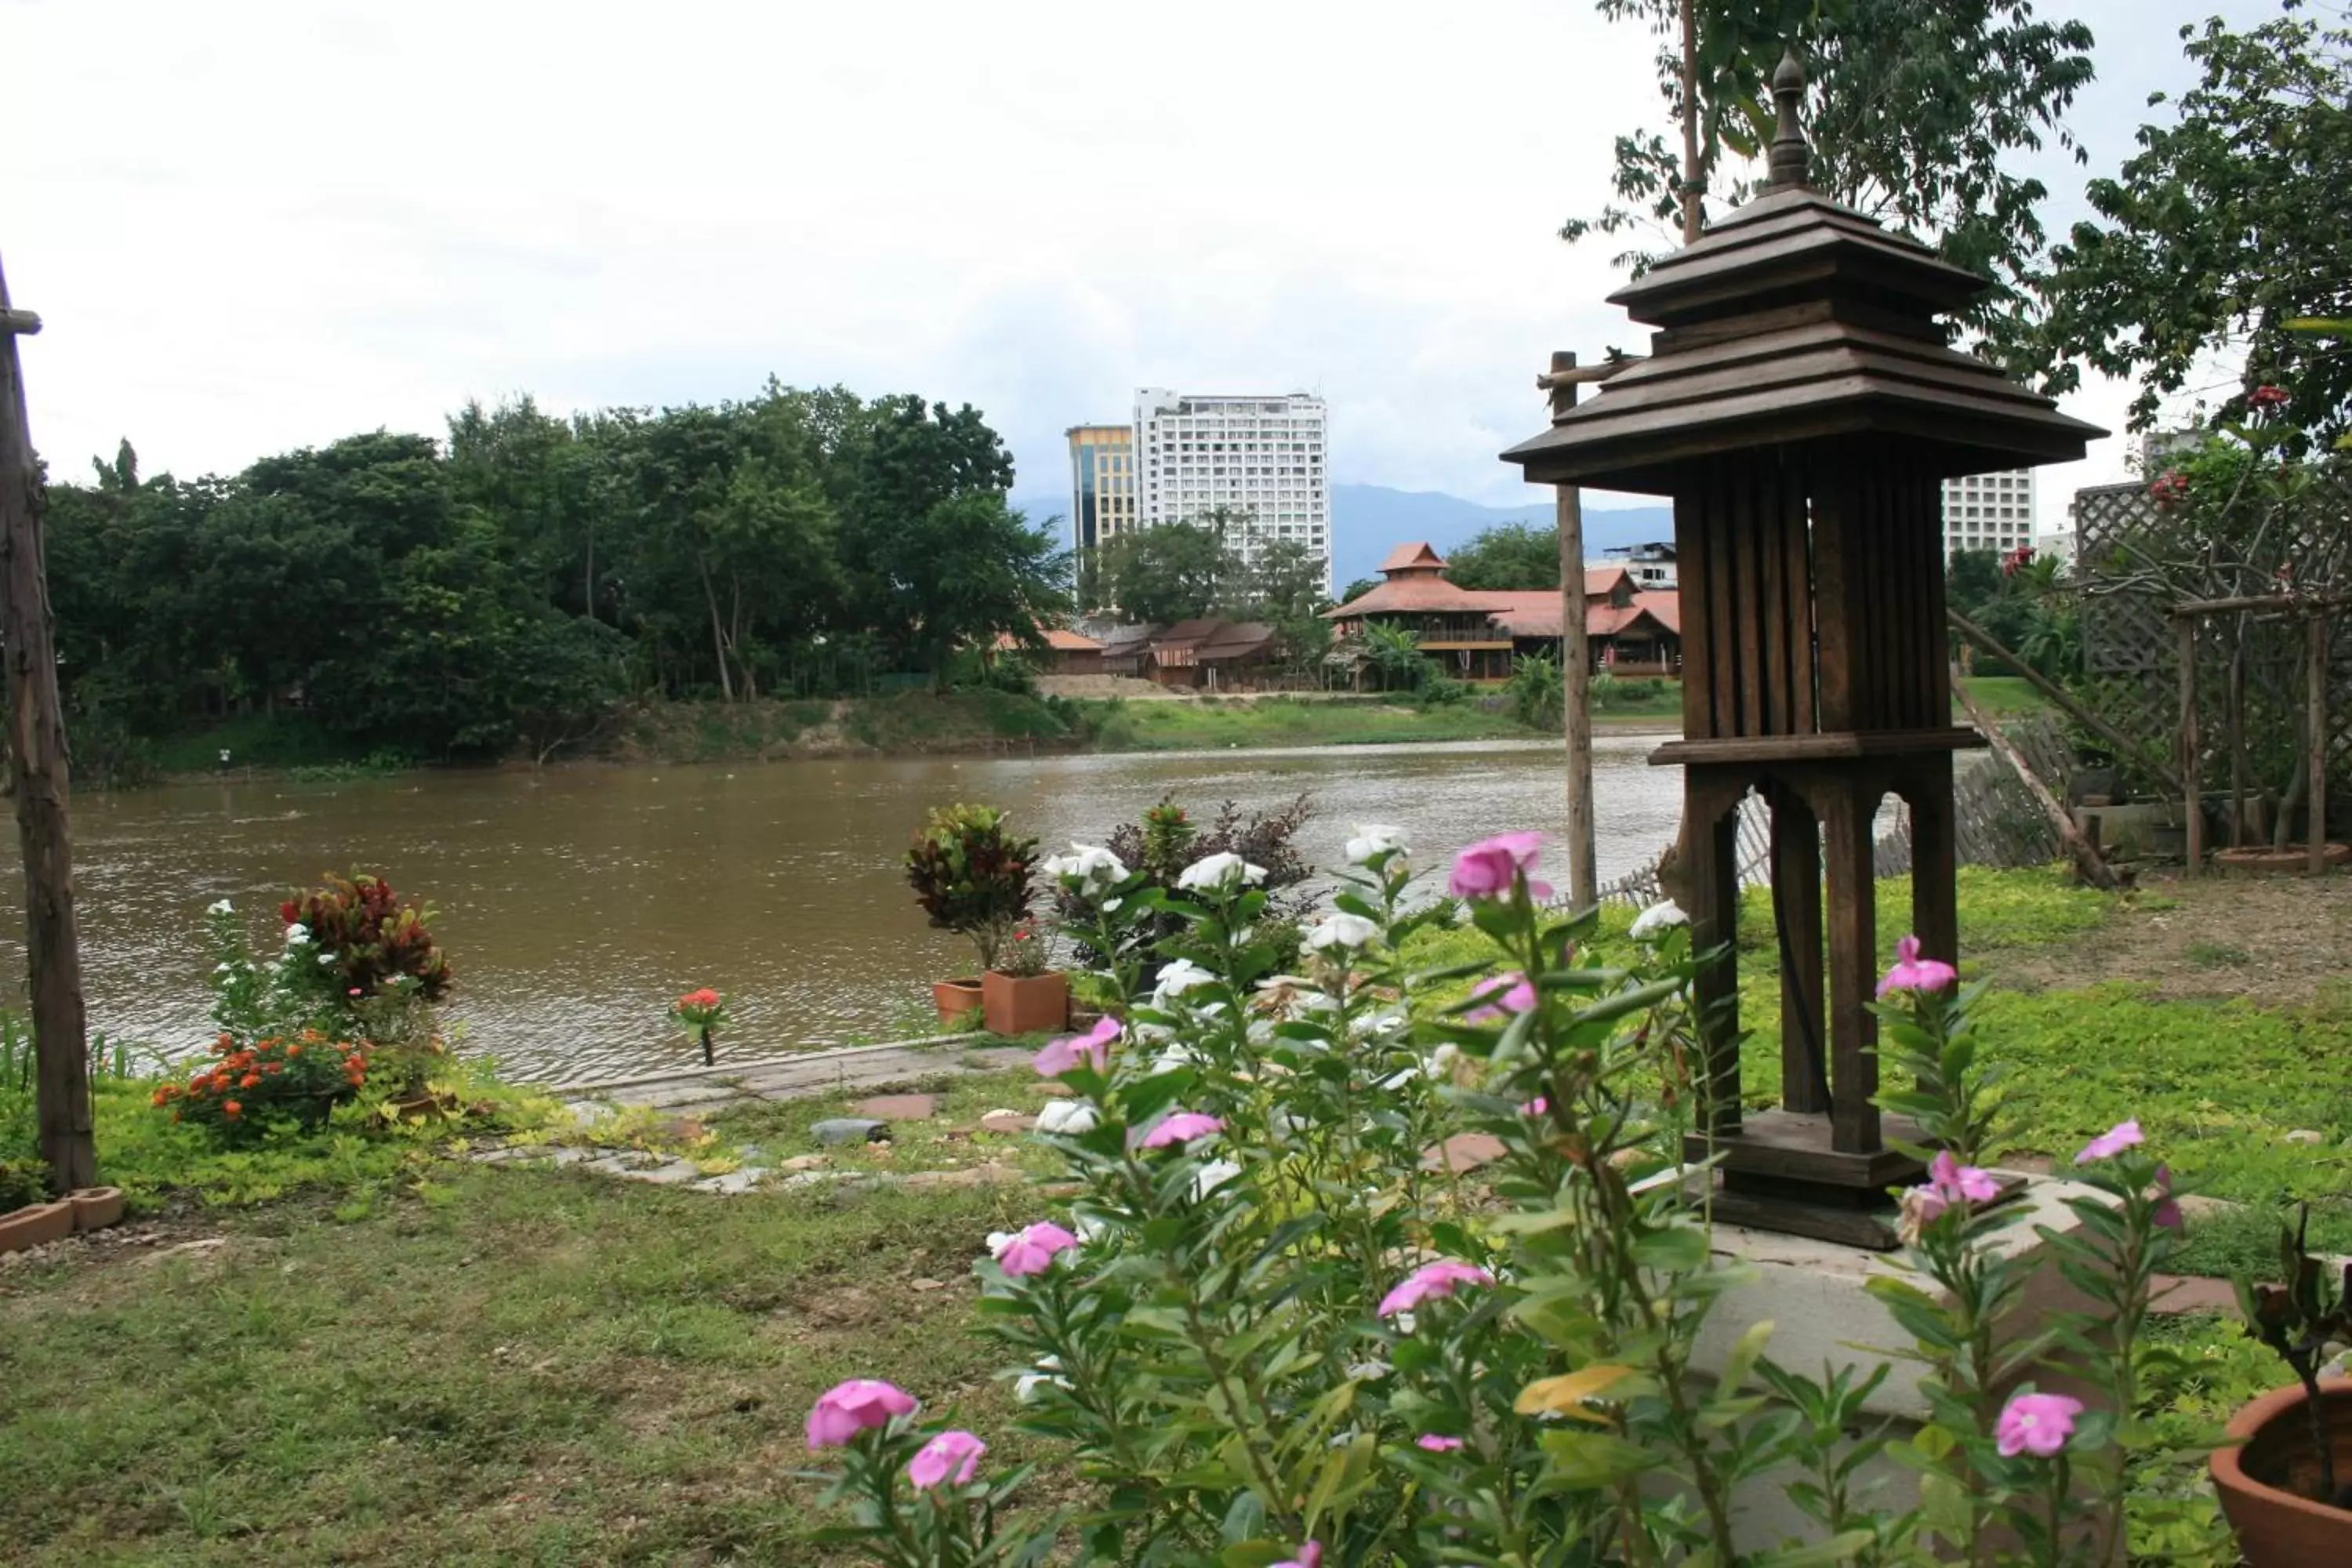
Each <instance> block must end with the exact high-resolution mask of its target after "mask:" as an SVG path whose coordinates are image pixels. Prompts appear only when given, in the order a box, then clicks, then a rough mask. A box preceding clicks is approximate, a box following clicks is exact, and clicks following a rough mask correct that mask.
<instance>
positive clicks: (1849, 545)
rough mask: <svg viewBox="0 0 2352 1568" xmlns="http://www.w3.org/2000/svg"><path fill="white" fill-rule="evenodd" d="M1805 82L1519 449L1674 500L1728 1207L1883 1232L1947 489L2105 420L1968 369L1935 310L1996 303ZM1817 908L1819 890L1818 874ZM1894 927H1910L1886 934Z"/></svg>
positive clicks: (1972, 363) (1924, 829)
mask: <svg viewBox="0 0 2352 1568" xmlns="http://www.w3.org/2000/svg"><path fill="white" fill-rule="evenodd" d="M1803 94H1804V77H1803V72H1802V70H1801V68H1800V67H1799V66H1798V63H1797V61H1796V59H1795V58H1793V56H1792V57H1791V58H1788V59H1785V60H1783V61H1782V62H1781V65H1780V70H1779V72H1778V73H1777V74H1776V75H1775V77H1774V79H1773V95H1774V97H1775V98H1776V99H1777V100H1778V101H1779V108H1780V126H1779V130H1778V133H1777V135H1776V136H1775V137H1774V139H1773V142H1772V149H1771V160H1770V162H1771V174H1772V182H1771V187H1770V189H1769V192H1768V193H1767V194H1765V195H1761V196H1759V198H1757V199H1756V200H1753V201H1751V202H1748V204H1747V205H1744V206H1742V207H1740V208H1738V210H1737V211H1735V212H1733V213H1730V214H1729V215H1727V216H1725V217H1724V218H1723V220H1722V221H1721V222H1719V223H1717V224H1716V225H1715V226H1712V227H1711V228H1709V229H1708V230H1707V231H1706V233H1705V234H1704V235H1702V236H1700V237H1698V238H1697V239H1696V240H1695V241H1693V242H1691V243H1689V244H1687V245H1685V247H1683V248H1682V249H1680V250H1678V251H1676V252H1675V253H1674V254H1673V255H1670V256H1668V257H1666V258H1664V259H1663V260H1661V261H1660V262H1659V263H1658V264H1657V265H1656V266H1654V268H1651V269H1650V271H1649V272H1648V273H1647V274H1645V275H1644V276H1643V278H1642V279H1640V280H1639V281H1637V282H1634V283H1633V284H1630V285H1628V286H1627V287H1625V288H1624V289H1620V290H1619V291H1618V292H1617V293H1616V294H1614V295H1612V297H1611V299H1612V302H1613V303H1616V304H1620V305H1622V306H1624V307H1625V309H1626V310H1627V311H1628V312H1629V313H1630V314H1631V315H1632V316H1633V319H1634V320H1635V321H1643V322H1646V323H1648V324H1649V325H1651V326H1653V327H1654V328H1656V329H1657V331H1655V332H1654V335H1653V337H1652V340H1651V345H1652V346H1651V353H1650V355H1649V357H1648V358H1647V359H1646V360H1643V361H1642V362H1641V363H1637V364H1633V365H1631V366H1629V367H1628V368H1626V369H1625V371H1624V373H1623V374H1620V375H1617V376H1614V377H1612V379H1611V380H1610V381H1609V382H1608V384H1606V385H1605V386H1603V387H1602V388H1601V392H1600V394H1599V395H1597V396H1595V397H1593V398H1592V399H1591V400H1590V401H1588V402H1585V403H1583V404H1581V405H1577V406H1574V407H1571V408H1570V409H1569V410H1567V411H1566V412H1565V413H1564V414H1562V415H1560V416H1558V417H1557V418H1556V419H1555V422H1554V424H1553V425H1552V427H1551V428H1550V429H1549V430H1548V431H1546V432H1545V433H1544V434H1542V435H1539V436H1537V437H1534V438H1533V439H1531V440H1528V441H1526V442H1524V443H1522V444H1521V445H1519V446H1517V447H1513V448H1512V449H1511V450H1510V451H1508V452H1507V453H1505V454H1504V458H1505V459H1506V460H1507V461H1509V462H1515V463H1518V464H1520V465H1522V467H1523V468H1524V471H1525V473H1526V476H1527V478H1528V479H1529V480H1530V481H1531V482H1535V483H1547V482H1548V483H1551V484H1558V485H1569V484H1575V485H1580V486H1596V487H1601V488H1605V489H1622V490H1633V491H1635V492H1638V493H1645V494H1650V495H1663V496H1667V497H1670V498H1672V500H1673V502H1674V509H1675V564H1676V568H1677V571H1678V574H1679V575H1680V578H1681V587H1680V593H1681V600H1682V623H1683V739H1682V740H1680V741H1677V742H1672V743H1670V744H1667V745H1664V746H1661V747H1659V748H1658V750H1657V751H1656V752H1654V753H1653V754H1652V756H1651V759H1650V760H1651V761H1652V762H1653V763H1664V764H1679V765H1680V766H1681V768H1682V770H1683V802H1684V806H1683V809H1684V830H1683V840H1682V842H1683V846H1684V853H1685V860H1686V864H1685V879H1686V881H1687V884H1688V887H1689V889H1690V894H1691V897H1690V900H1689V903H1688V906H1687V908H1688V912H1689V914H1690V916H1691V925H1692V933H1693V934H1692V941H1693V945H1694V951H1695V952H1698V953H1699V954H1700V955H1701V959H1700V964H1699V967H1698V970H1697V973H1696V978H1695V980H1694V982H1693V991H1694V1001H1695V1003H1696V1011H1697V1015H1698V1016H1699V1018H1700V1019H1701V1027H1702V1029H1703V1031H1704V1034H1705V1039H1706V1053H1707V1058H1708V1060H1707V1069H1706V1080H1707V1082H1708V1083H1709V1084H1710V1085H1711V1086H1712V1092H1711V1093H1710V1095H1709V1096H1708V1100H1709V1103H1708V1106H1707V1123H1708V1126H1707V1130H1706V1131H1705V1132H1703V1133H1700V1134H1696V1135H1694V1136H1693V1138H1692V1139H1691V1140H1690V1142H1689V1144H1688V1146H1687V1150H1686V1152H1687V1153H1688V1154H1689V1155H1690V1156H1691V1157H1692V1158H1693V1159H1694V1161H1697V1160H1708V1159H1711V1160H1713V1161H1714V1162H1715V1169H1716V1170H1717V1171H1718V1172H1719V1173H1720V1180H1721V1187H1720V1189H1719V1190H1718V1191H1717V1193H1716V1194H1714V1200H1713V1201H1714V1203H1715V1205H1716V1211H1715V1212H1716V1214H1717V1217H1719V1218H1722V1219H1726V1220H1729V1221H1731V1222H1733V1223H1735V1224H1743V1225H1753V1226H1759V1227H1762V1228H1765V1229H1771V1230H1781V1231H1789V1232H1794V1233H1797V1234H1801V1235H1807V1236H1816V1237H1824V1238H1827V1239H1831V1240H1835V1241H1843V1242H1849V1243H1852V1244H1853V1245H1857V1246H1862V1247H1881V1248H1885V1247H1893V1246H1895V1233H1894V1229H1893V1226H1892V1225H1891V1224H1890V1223H1889V1216H1890V1215H1891V1207H1892V1205H1891V1200H1890V1199H1889V1198H1888V1196H1887V1189H1888V1188H1889V1187H1890V1186H1893V1185H1895V1184H1901V1183H1906V1182H1911V1181H1916V1180H1917V1179H1918V1177H1919V1175H1920V1174H1921V1171H1922V1168H1921V1166H1920V1164H1919V1163H1918V1162H1917V1161H1916V1160H1915V1159H1913V1158H1912V1157H1911V1156H1909V1155H1906V1154H1905V1153H1903V1152H1901V1151H1899V1150H1897V1149H1895V1148H1892V1147H1890V1146H1889V1134H1890V1132H1891V1133H1892V1134H1893V1136H1894V1137H1895V1139H1898V1140H1901V1141H1907V1142H1916V1129H1915V1128H1912V1127H1909V1126H1907V1125H1902V1124H1895V1125H1893V1126H1892V1127H1890V1126H1889V1125H1888V1123H1890V1122H1892V1121H1893V1119H1892V1118H1882V1116H1881V1114H1880V1111H1879V1109H1878V1106H1877V1104H1876V1094H1877V1088H1878V1080H1877V1057H1876V1054H1875V1047H1876V1042H1877V1027H1876V1019H1875V1017H1874V1015H1873V1014H1872V1013H1871V1011H1870V1007H1871V1005H1872V1002H1873V1000H1874V992H1875V988H1876V984H1877V980H1878V976H1879V974H1880V973H1881V971H1882V969H1883V967H1884V960H1883V958H1882V955H1881V948H1880V942H1879V938H1880V934H1881V933H1880V932H1879V931H1878V930H1877V920H1876V898H1875V871H1876V868H1875V850H1876V843H1875V836H1874V822H1875V819H1876V817H1877V815H1878V810H1879V806H1880V804H1881V803H1882V802H1883V801H1884V799H1885V797H1886V796H1887V795H1890V794H1892V795H1896V796H1898V797H1900V798H1901V799H1902V800H1904V801H1905V802H1906V804H1908V805H1909V806H1910V807H1911V812H1912V824H1913V850H1914V872H1913V894H1912V910H1911V918H1910V926H1911V929H1912V930H1913V931H1915V932H1916V934H1917V936H1918V938H1919V942H1920V946H1921V949H1922V950H1923V951H1924V952H1926V953H1927V955H1928V956H1930V957H1934V958H1939V959H1943V960H1945V961H1946V962H1948V963H1949V962H1956V961H1957V960H1958V956H1959V930H1958V917H1957V898H1956V894H1955V887H1954V882H1955V876H1956V872H1955V866H1954V860H1955V847H1954V842H1953V833H1954V827H1953V817H1952V753H1953V752H1955V751H1956V750H1958V749H1961V748H1964V747H1971V746H1977V745H1981V744H1983V742H1982V740H1981V738H1980V737H1979V735H1978V734H1977V732H1976V731H1974V730H1971V729H1969V728H1966V727H1962V726H1956V725H1954V724H1953V722H1952V718H1951V701H1952V695H1951V674H1950V668H1949V665H1948V662H1947V659H1946V647H1945V640H1944V637H1945V634H1944V626H1945V612H1946V606H1945V603H1944V556H1943V547H1942V540H1943V518H1942V505H1941V491H1942V482H1943V481H1944V480H1945V479H1950V478H1954V477H1957V476H1959V475H1964V474H1977V473H1991V472H1997V471H2000V470H2002V469H2008V468H2025V467H2029V466H2032V465H2034V464H2039V463H2046V462H2064V461H2073V460H2075V459H2078V458H2081V457H2082V455H2083V451H2084V446H2085V445H2086V443H2087V442H2088V441H2089V440H2090V439H2091V438H2092V437H2097V436H2101V435H2104V434H2105V432H2104V431H2102V430H2099V429H2098V428H2096V427H2095V426H2090V425H2086V424H2084V423H2083V422H2082V421H2080V420H2076V419H2072V418H2069V417H2067V416H2065V415H2063V414H2061V413H2059V412H2058V410H2057V408H2056V406H2055V405H2053V403H2052V402H2051V401H2050V400H2049V399H2047V398H2045V397H2042V396H2040V395H2036V394H2035V393H2033V392H2031V391H2029V390H2028V389H2026V388H2024V387H2022V386H2020V385H2017V384H2013V383H2011V381H2009V380H2008V379H2007V378H2006V377H2004V376H2003V375H2001V374H2000V372H1999V371H1998V370H1996V369H1994V368H1993V367H1992V366H1991V365H1990V364H1987V363H1984V362H1982V361H1979V360H1978V359H1975V358H1973V357H1972V356H1969V355H1967V354H1963V353H1956V352H1954V351H1953V350H1952V349H1951V348H1950V347H1949V346H1948V342H1947V341H1946V340H1947V337H1948V329H1947V328H1946V326H1945V324H1944V322H1943V321H1942V320H1941V318H1943V317H1945V316H1948V315H1949V314H1950V313H1951V312H1953V311H1955V310H1958V309H1959V308H1961V307H1963V306H1965V305H1966V304H1968V303H1969V301H1970V300H1973V299H1974V298H1976V297H1977V296H1978V295H1979V294H1981V293H1982V292H1983V291H1984V290H1985V289H1986V288H1987V287H1988V286H1989V285H1988V284H1987V282H1986V280H1985V279H1982V278H1979V277H1978V276H1977V275H1975V274H1974V273H1970V272H1967V271H1963V270H1961V269H1960V268H1956V267H1952V266H1950V265H1948V264H1947V263H1945V262H1944V261H1942V260H1941V259H1939V258H1937V256H1936V254H1935V253H1934V251H1932V250H1931V249H1929V248H1928V247H1926V246H1923V245H1920V244H1919V243H1917V242H1916V241H1914V240H1911V239H1908V238H1906V237H1901V236H1898V235H1893V234H1888V233H1887V232H1885V230H1884V229H1882V228H1881V227H1880V226H1878V224H1877V223H1876V222H1874V220H1872V219H1870V218H1868V217H1865V216H1863V215H1862V214H1860V213H1857V212H1855V211H1853V209H1851V208H1848V207H1844V206H1841V205H1838V204H1836V203H1834V202H1832V201H1830V200H1828V199H1827V198H1825V197H1823V196H1822V195H1819V194H1817V193H1816V192H1814V191H1813V190H1811V188H1810V186H1809V184H1807V175H1808V163H1809V162H1810V152H1809V150H1808V148H1807V146H1806V143H1805V139H1804V134H1803V132H1802V130H1801V128H1800V126H1799V124H1798V116H1797V108H1798V105H1799V103H1800V102H1801V100H1802V98H1803ZM1749 795H1760V796H1761V798H1762V799H1763V802H1764V804H1765V805H1766V806H1767V808H1768V809H1769V812H1770V814H1771V825H1772V830H1771V861H1772V879H1771V880H1772V894H1773V917H1774V925H1775V927H1776V936H1777V942H1776V949H1777V951H1776V953H1775V960H1776V963H1777V966H1778V968H1779V970H1780V981H1781V997H1782V1004H1781V1005H1782V1013H1781V1019H1780V1025H1781V1031H1780V1032H1781V1041H1780V1051H1781V1063H1780V1066H1781V1070H1780V1101H1781V1102H1780V1106H1779V1107H1778V1108H1776V1109H1774V1110H1767V1111H1763V1112H1760V1113H1758V1114H1756V1115H1753V1116H1746V1115H1743V1114H1742V1111H1741V1107H1740V1101H1739V1093H1738V1089H1739V1046H1738V1039H1739V1031H1738V1012H1737V1007H1738V954H1737V950H1736V948H1735V947H1734V944H1733V938H1734V936H1735V935H1736V933H1737V926H1738V895H1739V889H1738V858H1737V853H1738V845H1737V841H1736V832H1735V830H1736V827H1737V825H1738V812H1739V808H1740V803H1741V802H1742V801H1743V800H1745V799H1746V798H1747V797H1748V796H1749ZM1824 873H1826V881H1827V891H1826V896H1824V894H1823V890H1822V884H1823V875H1824ZM1888 934H1890V935H1891V934H1892V933H1888Z"/></svg>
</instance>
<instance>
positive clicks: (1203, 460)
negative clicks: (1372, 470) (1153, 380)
mask: <svg viewBox="0 0 2352 1568" xmlns="http://www.w3.org/2000/svg"><path fill="white" fill-rule="evenodd" d="M1325 428H1326V426H1325V418H1324V410H1323V400H1322V399H1321V398H1319V397H1309V396H1307V395H1306V394H1305V393H1303V392H1294V393H1290V394H1287V395H1251V396H1224V395H1213V396H1211V395H1196V394H1179V393H1174V392H1170V391H1168V390H1166V389H1165V388H1162V387H1156V386H1147V387H1144V388H1141V389H1140V390H1139V391H1138V392H1137V393H1136V395H1135V468H1136V517H1137V521H1139V523H1140V524H1141V525H1142V526H1143V527H1145V528H1152V527H1156V526H1157V525H1159V524H1160V523H1163V522H1192V521H1197V520H1199V519H1200V518H1201V516H1202V514H1203V513H1205V512H1209V511H1213V510H1218V509H1223V510H1227V511H1230V512H1235V513H1242V514H1245V515H1246V516H1247V518H1248V524H1247V526H1246V528H1245V529H1244V531H1243V533H1242V534H1241V536H1240V537H1239V538H1237V539H1234V541H1233V542H1234V544H1235V545H1236V546H1237V547H1238V548H1239V550H1240V552H1241V553H1242V555H1243V556H1244V559H1254V558H1255V556H1256V554H1257V551H1258V548H1259V546H1261V545H1263V544H1265V543H1266V542H1269V541H1272V540H1276V539H1287V540H1294V541H1296V542H1298V543H1300V544H1303V545H1305V546H1306V547H1307V550H1308V551H1309V552H1312V553H1313V554H1314V555H1315V556H1316V558H1317V559H1318V560H1319V561H1321V562H1322V563H1323V576H1324V587H1325V589H1326V590H1327V591H1328V589H1329V587H1330V576H1331V473H1330V468H1329V467H1328V462H1327V459H1326V454H1325V450H1324V435H1325Z"/></svg>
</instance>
